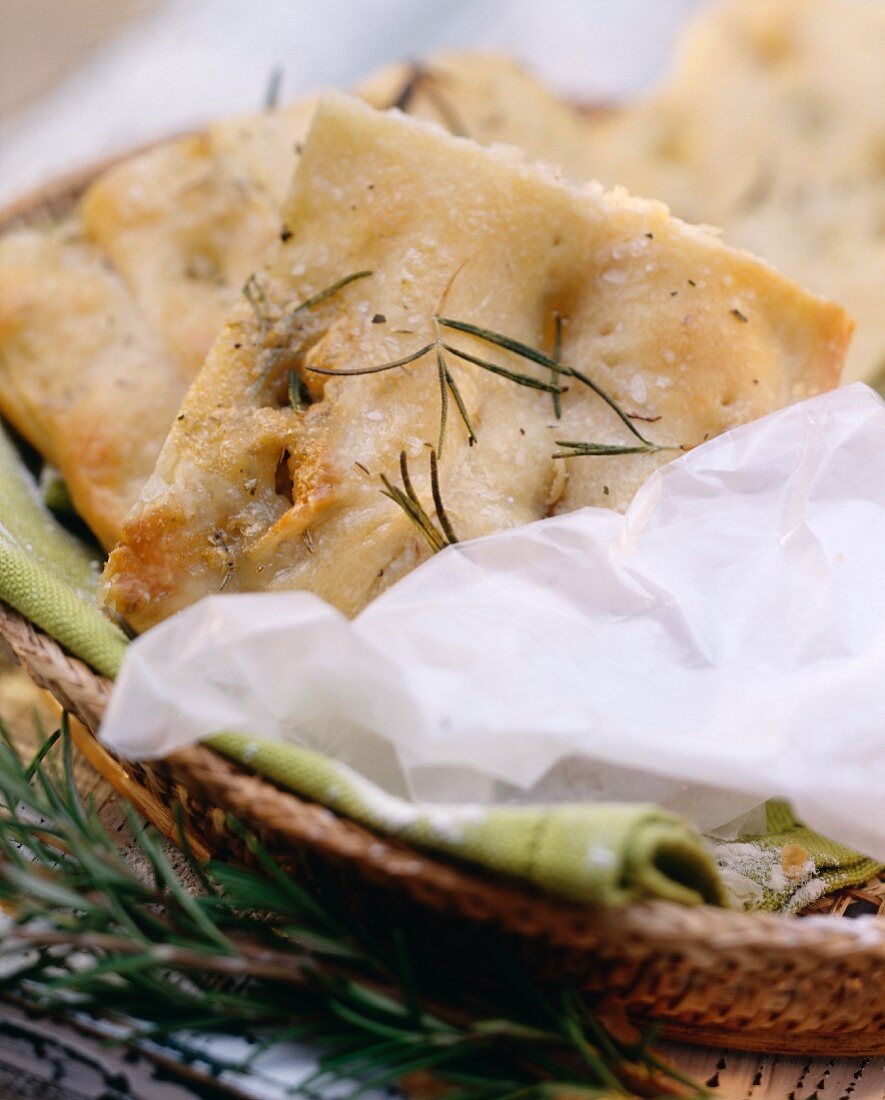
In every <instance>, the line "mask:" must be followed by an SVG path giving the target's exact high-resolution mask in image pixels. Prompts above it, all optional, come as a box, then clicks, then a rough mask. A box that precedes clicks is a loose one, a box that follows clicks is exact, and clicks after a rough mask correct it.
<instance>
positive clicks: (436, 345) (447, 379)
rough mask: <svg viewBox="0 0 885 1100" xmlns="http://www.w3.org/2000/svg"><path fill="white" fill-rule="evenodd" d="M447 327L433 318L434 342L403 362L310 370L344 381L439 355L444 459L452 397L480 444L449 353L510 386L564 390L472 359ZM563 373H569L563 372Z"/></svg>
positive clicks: (469, 432) (469, 434) (439, 440)
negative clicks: (443, 331)
mask: <svg viewBox="0 0 885 1100" xmlns="http://www.w3.org/2000/svg"><path fill="white" fill-rule="evenodd" d="M443 324H449V325H451V326H454V325H455V323H454V322H446V321H444V320H442V319H441V318H439V317H434V318H433V325H434V329H435V336H434V339H433V340H432V341H431V342H430V343H429V344H424V345H422V346H421V347H420V348H418V349H417V350H416V351H413V352H410V353H409V354H408V355H404V356H403V357H402V358H401V359H391V360H388V361H387V362H385V363H375V364H373V365H372V366H370V367H352V368H349V369H347V370H333V369H332V368H330V367H309V368H308V369H309V370H310V371H312V372H313V373H314V374H327V375H332V376H333V377H334V376H336V375H337V376H340V377H344V378H346V377H352V376H355V375H361V374H380V373H382V372H383V371H388V370H395V369H396V368H397V367H405V366H408V364H409V363H416V362H417V361H418V360H419V359H423V358H424V356H425V355H427V354H428V353H429V352H431V351H432V352H434V353H435V358H436V368H437V378H438V380H439V391H440V406H439V408H440V411H439V435H438V438H437V451H438V453H439V455H440V457H442V453H443V447H444V444H445V436H446V425H447V423H448V409H449V400H448V399H449V394H451V396H452V399H453V400H454V402H455V406H456V408H457V409H458V414H459V416H460V417H461V420H462V422H463V424H464V427H465V428H466V429H467V443H468V446H471V447H472V446H473V445H474V443H476V439H477V436H476V432H475V431H474V428H473V424H472V423H471V421H470V415H469V413H468V412H467V406H466V405H465V403H464V399H463V397H462V396H461V391H460V390H459V389H458V385H457V382H456V381H455V378H454V376H453V375H452V372H451V370H450V369H449V366H448V363H447V362H446V357H445V353H446V352H448V353H449V354H450V355H454V356H456V357H457V358H458V359H463V360H464V361H465V362H467V363H472V364H474V365H475V366H477V367H482V369H483V370H487V371H489V372H490V373H492V374H497V375H499V376H500V377H502V378H506V379H507V380H508V381H510V382H515V383H516V384H517V385H519V386H527V387H528V388H529V389H535V390H544V391H546V392H547V393H553V394H556V395H558V394H559V393H561V390H560V388H559V387H558V386H557V385H556V383H554V382H544V381H542V380H540V379H538V378H535V377H534V376H532V375H530V374H520V373H517V372H516V371H511V370H508V369H507V368H506V367H502V366H499V365H498V364H497V363H491V362H489V360H487V359H481V358H479V357H478V356H475V355H471V354H470V353H469V352H466V351H462V350H461V349H460V348H456V347H454V346H453V345H452V344H447V343H445V342H444V341H443V339H442V336H441V335H440V331H439V326H440V325H443ZM508 350H512V349H508ZM562 373H566V372H565V371H563V372H562Z"/></svg>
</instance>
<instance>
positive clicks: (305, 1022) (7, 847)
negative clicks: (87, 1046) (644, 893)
mask: <svg viewBox="0 0 885 1100" xmlns="http://www.w3.org/2000/svg"><path fill="white" fill-rule="evenodd" d="M0 732H3V733H4V735H5V731H0ZM0 802H2V812H0V903H2V906H3V909H4V910H5V912H6V914H7V916H6V918H5V924H4V926H3V927H2V936H0V961H2V966H0V996H9V997H15V998H16V999H17V1001H19V1002H24V1003H25V1004H26V1005H28V1006H30V1007H31V1008H33V1009H37V1010H43V1011H49V1012H55V1013H60V1014H63V1015H64V1014H70V1013H72V1012H76V1013H81V1014H82V1013H87V1014H90V1015H92V1016H94V1017H104V1018H110V1019H112V1020H114V1021H115V1022H116V1023H117V1024H122V1025H124V1028H125V1036H126V1038H127V1039H128V1040H129V1041H136V1040H137V1039H139V1038H148V1037H160V1036H162V1035H164V1034H169V1035H170V1036H171V1034H172V1033H174V1032H175V1031H176V1030H178V1029H189V1030H195V1029H196V1030H204V1031H208V1030H219V1031H224V1032H227V1033H230V1032H231V1031H236V1030H238V1029H242V1028H249V1029H254V1028H258V1027H260V1028H264V1029H268V1034H269V1035H270V1037H269V1038H267V1039H266V1040H265V1041H264V1043H263V1044H262V1045H261V1047H260V1048H259V1049H258V1051H257V1052H256V1054H257V1053H260V1052H261V1050H263V1049H266V1048H267V1047H268V1046H269V1045H272V1043H273V1042H274V1039H273V1035H274V1034H275V1035H276V1036H277V1038H278V1041H280V1042H282V1041H285V1040H292V1039H301V1040H307V1041H309V1042H311V1043H312V1044H313V1045H314V1046H315V1047H316V1048H317V1049H318V1050H319V1051H320V1052H321V1054H320V1061H319V1069H318V1071H317V1072H316V1073H315V1074H314V1075H313V1077H312V1078H311V1079H310V1080H309V1081H306V1082H302V1083H301V1085H300V1086H299V1091H298V1095H299V1096H305V1097H310V1096H314V1097H319V1096H324V1095H328V1091H329V1090H330V1089H332V1088H333V1087H335V1086H340V1085H342V1084H346V1083H349V1084H350V1085H351V1086H352V1088H353V1091H351V1092H350V1093H349V1095H351V1096H358V1095H360V1094H362V1092H364V1091H365V1090H367V1089H369V1088H372V1087H376V1086H378V1087H380V1086H386V1085H389V1084H392V1083H395V1082H397V1081H399V1080H400V1079H401V1078H402V1077H404V1076H406V1075H408V1074H412V1073H417V1072H419V1071H431V1072H432V1074H433V1076H434V1078H436V1079H438V1080H439V1081H440V1082H442V1083H443V1085H444V1087H445V1092H444V1093H439V1095H441V1096H442V1095H444V1096H445V1097H447V1098H448V1100H456V1098H457V1100H505V1098H515V1097H517V1096H519V1097H525V1098H529V1097H538V1098H540V1097H550V1098H554V1097H561V1098H563V1100H564V1098H565V1097H573V1096H584V1097H587V1098H590V1097H598V1098H600V1100H601V1098H602V1097H609V1098H612V1097H615V1098H616V1097H628V1096H634V1095H642V1096H692V1097H700V1096H701V1095H703V1094H702V1093H701V1092H700V1091H699V1090H698V1089H697V1088H696V1087H695V1086H691V1087H690V1091H689V1086H687V1085H685V1084H684V1082H683V1079H682V1078H681V1075H680V1074H679V1073H678V1071H676V1070H674V1069H672V1068H671V1067H669V1066H667V1065H666V1064H665V1063H664V1062H662V1061H660V1059H659V1058H658V1057H657V1056H656V1055H655V1054H653V1052H651V1051H650V1050H649V1048H648V1043H647V1041H645V1040H642V1039H633V1038H630V1039H629V1040H624V1039H623V1038H617V1037H615V1036H614V1035H613V1034H610V1033H609V1031H608V1030H607V1029H606V1028H605V1027H604V1026H603V1025H602V1023H601V1022H600V1021H599V1020H598V1019H597V1018H596V1017H595V1016H594V1015H593V1013H592V1012H591V1011H590V1009H589V1007H588V1006H587V1005H586V1003H584V1001H583V1000H582V999H581V998H580V997H579V996H578V994H577V993H576V992H574V991H572V990H570V989H568V988H565V989H563V988H562V987H559V988H558V989H554V990H549V989H545V988H542V987H541V986H540V985H538V984H536V983H535V982H533V981H532V980H531V979H530V978H529V977H528V976H527V975H526V973H525V972H524V971H523V970H522V968H521V966H520V965H519V964H518V963H517V962H516V961H515V960H514V959H512V958H509V957H508V956H506V955H505V954H504V953H503V951H502V949H501V948H500V946H499V945H496V944H491V945H490V947H489V951H488V953H487V954H488V956H489V959H490V960H494V961H495V984H494V989H495V993H494V996H492V995H489V994H484V995H481V994H480V993H479V992H477V991H475V990H472V989H470V988H469V985H468V986H465V983H464V980H463V979H464V975H463V973H459V972H458V969H457V966H456V963H457V959H454V958H451V957H446V956H445V955H443V954H440V955H439V957H438V956H437V953H435V952H433V953H424V954H422V955H420V956H419V955H417V954H416V953H415V949H414V947H413V946H410V944H409V942H408V940H407V939H406V938H405V937H404V936H403V935H402V934H400V933H398V932H393V933H390V934H387V933H385V934H375V933H372V932H369V931H368V930H367V929H366V927H365V926H364V925H363V923H362V922H361V921H360V920H359V918H357V917H355V916H354V915H353V912H352V906H350V905H349V904H347V903H345V902H344V901H343V900H342V899H341V898H340V895H339V894H338V893H337V891H334V890H328V889H327V890H325V891H322V890H321V893H320V894H319V895H315V894H312V893H310V892H308V891H307V890H306V889H305V888H304V887H303V886H302V885H300V884H299V883H297V882H296V881H295V880H294V879H293V878H291V877H290V876H289V875H288V874H286V873H285V872H284V871H283V870H282V869H281V867H280V866H279V865H278V864H277V863H276V862H275V861H274V860H273V859H272V858H271V856H270V855H269V854H268V853H267V851H266V850H265V849H264V848H263V847H262V846H261V844H260V843H259V842H258V840H257V839H256V838H255V837H254V836H253V835H252V834H251V833H249V832H248V831H247V830H245V829H244V828H243V827H242V826H240V825H239V824H238V823H237V822H236V821H234V820H230V821H229V826H230V828H231V829H232V830H233V831H234V832H235V833H236V835H238V836H239V837H240V839H241V840H242V842H243V843H244V845H245V847H246V848H247V849H248V851H249V852H250V854H251V859H252V861H253V863H254V866H255V869H247V868H245V867H242V866H238V865H235V864H227V863H219V862H215V861H213V862H210V863H208V864H203V865H198V864H197V863H196V862H195V861H193V859H192V857H191V877H192V879H193V883H192V884H191V885H190V886H189V887H186V886H185V885H184V883H183V882H182V880H181V878H180V877H179V875H178V874H177V873H176V872H175V871H174V870H173V867H172V865H171V864H170V862H169V860H168V858H167V856H166V854H165V852H164V850H163V848H162V846H161V844H160V843H159V841H158V839H157V837H156V835H155V834H154V832H153V831H152V830H151V829H150V828H148V827H146V826H145V825H144V824H143V822H141V821H140V820H139V819H138V818H137V816H136V815H135V813H134V812H130V813H129V815H128V821H129V826H130V829H131V831H132V834H133V836H134V838H135V842H136V845H137V848H138V851H139V853H140V856H141V860H142V861H143V862H144V864H145V866H146V867H147V868H148V869H149V873H148V874H146V875H141V874H139V873H137V872H136V871H135V870H134V869H133V867H132V866H131V865H130V863H128V862H127V861H126V860H125V859H124V858H123V856H122V855H121V853H120V851H119V850H118V848H117V846H116V844H115V842H114V839H113V838H112V837H111V836H110V835H109V833H108V832H107V830H106V829H105V828H104V826H103V825H102V823H101V821H100V819H99V816H98V814H97V812H96V809H95V806H94V805H93V804H92V803H91V801H87V802H85V803H84V802H83V801H82V800H81V798H80V796H79V794H78V792H77V789H76V786H75V783H74V779H73V762H72V748H71V741H70V736H69V733H68V731H67V726H66V723H63V725H62V729H61V731H58V732H56V733H55V734H54V735H53V736H52V737H51V738H49V739H48V740H47V741H46V742H45V743H44V744H43V746H42V747H41V749H40V750H39V752H38V753H37V754H36V756H35V757H34V758H33V760H31V761H30V762H26V761H24V760H23V759H22V758H21V756H20V755H19V754H18V752H17V751H16V750H15V749H14V748H13V746H12V744H11V742H9V740H8V739H7V741H6V743H5V744H0ZM178 820H179V826H180V828H181V816H180V810H179V811H178ZM181 839H182V841H183V847H184V850H185V853H186V854H187V853H188V848H187V844H186V838H185V834H184V832H183V829H182V832H181ZM118 1034H119V1032H118ZM169 1041H171V1042H174V1038H170V1040H169ZM253 1057H254V1055H253ZM233 1068H239V1069H241V1070H242V1071H244V1072H246V1071H248V1062H247V1063H243V1064H242V1065H240V1066H238V1067H233Z"/></svg>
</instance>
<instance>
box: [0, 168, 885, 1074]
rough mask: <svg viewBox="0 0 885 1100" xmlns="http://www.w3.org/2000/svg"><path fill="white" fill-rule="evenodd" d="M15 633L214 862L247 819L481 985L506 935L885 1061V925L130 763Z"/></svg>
mask: <svg viewBox="0 0 885 1100" xmlns="http://www.w3.org/2000/svg"><path fill="white" fill-rule="evenodd" d="M106 167H107V163H105V164H103V165H100V166H97V167H95V168H92V169H90V170H88V171H85V172H81V173H78V174H77V175H76V176H72V177H68V178H66V179H65V180H62V181H60V182H58V183H56V184H53V185H50V186H49V187H46V188H43V189H41V190H40V191H39V192H38V193H36V194H32V195H31V196H29V197H28V198H26V199H25V200H23V201H20V202H18V203H16V204H15V205H14V206H12V207H10V208H8V209H7V210H6V211H5V212H0V231H3V230H4V229H7V228H11V227H12V226H14V225H20V224H27V223H31V224H33V223H36V222H38V221H40V220H42V219H44V218H47V217H51V218H54V217H58V216H60V215H62V214H64V213H65V212H66V211H68V210H70V209H71V207H72V206H73V204H74V203H75V202H76V200H77V199H78V198H79V196H80V195H81V194H82V192H83V190H84V188H85V187H86V186H87V185H88V183H89V182H90V181H91V180H92V179H93V178H94V177H95V176H96V175H97V174H98V173H99V172H100V171H102V170H103V169H104V168H106ZM0 637H2V638H4V639H5V640H6V642H7V643H8V645H9V646H10V648H11V649H12V651H13V652H14V654H15V655H16V657H17V658H18V659H19V661H20V662H21V663H22V664H23V665H24V667H25V668H26V669H27V670H28V671H29V673H30V674H31V676H32V677H33V679H34V680H35V682H36V683H38V684H39V685H41V686H42V687H44V688H46V689H47V690H49V691H50V692H51V693H52V695H54V697H55V698H56V699H57V700H58V702H59V703H60V704H61V705H62V706H63V707H65V708H66V709H67V710H68V711H69V712H70V713H71V714H72V715H74V716H75V717H76V718H78V719H79V720H80V722H82V724H83V726H84V727H85V729H82V730H80V731H79V732H78V733H77V735H76V736H77V741H78V745H79V747H80V749H81V751H82V752H83V753H84V755H86V757H87V758H88V759H89V760H90V762H91V763H92V764H93V766H94V767H95V768H96V769H97V770H98V771H99V772H100V773H101V774H102V775H103V776H104V777H105V778H106V779H107V780H108V781H109V782H110V783H111V784H112V785H113V786H114V787H115V788H116V789H117V790H118V791H119V793H120V794H121V795H122V796H123V797H125V798H127V799H128V800H129V801H131V802H132V803H133V804H134V805H135V806H136V807H137V808H138V809H139V810H140V811H141V812H142V813H143V814H144V815H145V816H146V817H147V818H148V819H149V820H151V821H153V822H154V824H156V825H157V826H158V828H160V829H161V830H163V831H164V832H165V833H166V834H167V835H170V836H173V835H174V829H173V826H172V817H171V814H170V812H169V807H170V806H172V805H173V804H174V803H175V802H176V801H177V802H179V803H180V804H181V806H182V809H183V812H184V822H185V827H186V829H187V832H188V836H189V839H190V841H191V844H192V846H193V847H194V849H195V850H196V852H197V854H198V855H200V854H202V855H206V854H209V853H215V854H234V855H236V856H237V857H239V858H245V857H246V853H244V851H243V850H242V846H241V844H240V842H239V841H238V840H237V838H236V837H235V836H234V835H233V834H232V833H231V832H230V830H229V829H228V828H227V825H226V818H227V815H228V814H233V815H234V816H235V817H236V818H237V819H239V820H240V821H241V822H243V823H244V824H245V825H247V826H249V827H250V828H251V829H253V830H254V831H255V832H256V833H257V834H258V835H259V836H260V837H261V839H262V841H263V843H264V844H265V845H266V846H267V848H268V849H269V850H270V851H271V852H272V853H273V854H274V855H275V856H276V857H277V858H278V859H279V860H280V861H281V862H282V863H283V865H284V866H287V867H288V868H290V869H291V870H292V871H293V873H299V874H308V875H311V876H313V877H314V878H315V880H317V881H318V882H320V884H321V885H322V884H323V883H331V884H332V885H333V886H334V888H335V889H337V890H339V891H341V890H346V891H348V896H349V897H352V898H353V899H354V904H357V905H359V906H360V908H361V909H363V908H365V910H366V913H367V914H368V919H380V920H383V921H385V922H387V923H392V922H396V923H399V924H401V925H403V926H405V927H408V929H409V932H410V933H411V934H413V935H414V936H415V937H417V938H418V939H419V940H421V939H422V938H423V942H424V945H425V949H429V950H434V949H436V950H442V949H445V948H448V947H449V946H451V949H452V952H453V958H456V959H461V960H462V961H463V962H464V963H465V965H469V968H468V969H465V973H469V974H470V975H471V978H473V977H474V976H476V975H478V974H479V971H478V970H477V969H475V968H476V967H481V960H482V956H483V944H486V945H487V943H488V936H489V934H490V932H491V933H493V934H494V935H496V936H499V937H500V936H503V937H505V938H507V939H508V941H509V942H510V943H512V945H513V946H514V947H515V948H516V949H517V950H519V951H520V952H521V954H522V956H523V958H524V959H525V960H526V961H527V962H528V963H529V964H530V965H532V966H533V967H535V968H537V969H538V970H539V971H542V972H543V973H544V974H545V975H547V976H548V977H551V976H552V977H556V976H565V975H568V977H569V978H570V979H571V980H573V981H576V982H578V983H580V985H581V986H582V987H583V988H584V989H585V990H587V992H588V993H590V994H592V995H595V996H600V997H604V999H605V1001H606V1002H607V1003H611V1004H613V1005H617V1006H620V1007H623V1008H625V1009H627V1010H628V1011H629V1012H630V1014H631V1015H632V1016H633V1017H635V1018H638V1019H641V1020H644V1019H654V1020H656V1021H657V1022H658V1023H659V1024H660V1025H661V1026H662V1027H663V1030H664V1032H665V1033H666V1034H668V1035H670V1036H672V1037H674V1038H679V1039H682V1040H686V1041H689V1042H694V1043H703V1044H710V1045H718V1046H726V1047H731V1048H734V1049H744V1050H756V1051H760V1052H762V1051H766V1052H767V1051H772V1052H780V1053H807V1054H812V1053H813V1054H833V1055H835V1054H841V1055H847V1054H859V1055H873V1054H885V920H881V921H864V922H863V923H859V922H857V921H852V920H844V919H840V918H839V917H837V916H834V915H826V916H821V915H816V916H809V917H805V918H802V919H797V918H787V917H775V916H770V915H760V914H754V915H747V914H743V913H734V912H727V911H723V910H719V909H715V908H711V907H706V906H702V907H698V908H684V907H682V906H679V905H675V904H672V903H669V902H653V903H646V904H642V905H633V906H629V907H627V908H625V909H620V910H617V911H597V910H591V909H588V908H585V907H580V906H577V905H574V904H571V903H568V902H565V901H560V900H556V899H553V898H550V897H545V896H543V895H541V894H539V893H537V892H535V891H533V890H532V889H531V888H529V887H525V886H522V885H517V884H515V883H513V882H510V881H508V880H506V879H505V878H503V877H497V876H495V875H493V874H491V873H489V872H485V871H483V872H479V871H477V870H475V869H472V868H470V867H469V866H466V865H462V864H459V863H457V862H456V861H454V860H448V859H443V858H440V857H437V856H435V855H433V856H431V855H428V854H426V853H424V852H421V851H419V850H417V849H415V848H412V847H410V846H408V845H406V844H403V843H401V842H399V841H396V840H391V839H390V838H387V837H382V836H379V835H377V834H375V833H373V832H371V831H370V830H368V829H366V828H363V827H362V826H360V825H357V824H355V823H354V822H352V821H349V820H347V819H345V818H342V817H338V816H336V815H335V814H333V813H331V812H330V811H329V810H328V809H326V808H325V807H322V806H319V805H317V804H315V803H311V802H308V801H305V800H304V799H302V798H299V797H298V796H296V795H294V794H292V793H290V792H288V791H284V790H281V789H279V788H278V787H276V786H274V785H273V784H272V783H269V782H268V781H266V780H264V779H262V778H261V777H259V776H257V775H254V774H251V773H250V772H248V771H247V770H245V769H244V768H242V767H240V766H238V765H235V764H233V763H231V762H230V761H229V760H227V759H225V758H224V757H222V756H220V755H219V754H217V753H215V752H213V751H212V750H210V749H208V748H205V747H201V746H197V747H194V748H190V749H187V750H185V751H182V752H179V753H176V754H174V755H173V756H170V757H168V758H167V759H165V760H163V761H161V762H152V763H151V764H149V765H148V764H142V765H138V766H129V765H125V764H123V763H121V762H120V761H118V760H116V759H115V758H113V757H112V756H111V755H110V754H109V753H108V752H107V751H106V750H105V749H104V748H102V746H101V745H99V743H98V742H97V741H96V740H95V739H94V737H93V736H92V734H93V733H94V732H95V731H96V730H97V727H98V724H99V721H100V720H101V716H102V714H103V712H104V708H105V705H106V702H107V699H108V695H109V692H110V684H109V683H108V681H107V680H105V679H103V678H101V677H99V676H97V675H96V674H95V673H94V672H93V671H92V670H91V669H89V668H88V667H87V666H86V665H85V664H83V662H81V661H79V660H77V659H76V658H74V657H71V656H70V655H68V654H66V653H65V652H64V651H63V650H62V649H61V647H60V646H59V645H58V644H57V643H56V642H54V641H53V640H52V639H50V638H48V637H47V636H45V635H44V634H42V633H41V632H40V631H39V630H37V629H36V628H35V627H34V626H33V625H32V624H31V623H29V622H28V621H27V620H25V619H23V618H22V617H21V616H20V615H19V614H17V613H16V612H15V611H13V610H12V609H11V608H8V607H6V606H5V605H3V604H2V603H0ZM89 731H91V732H89ZM853 896H860V897H861V898H864V897H868V898H870V899H873V900H881V896H880V894H879V893H878V891H877V892H875V893H870V894H869V895H864V893H863V892H862V891H860V892H858V891H854V892H851V891H848V892H845V893H844V894H843V896H842V897H841V898H840V899H839V900H838V901H837V902H835V903H832V904H831V905H830V908H831V909H832V910H833V911H834V912H844V910H845V909H846V908H847V907H848V905H849V903H850V902H851V899H852V897H853ZM868 908H869V906H868Z"/></svg>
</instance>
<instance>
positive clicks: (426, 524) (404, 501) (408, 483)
mask: <svg viewBox="0 0 885 1100" xmlns="http://www.w3.org/2000/svg"><path fill="white" fill-rule="evenodd" d="M399 469H400V477H401V478H402V482H403V488H402V489H400V487H399V486H398V485H394V484H393V482H391V480H390V479H389V478H388V477H387V476H386V474H382V475H381V481H382V484H383V485H384V488H383V489H382V490H381V495H382V496H385V497H387V498H388V499H389V500H392V501H393V502H394V504H398V505H399V506H400V508H402V510H403V511H404V512H405V514H406V515H407V516H408V517H409V519H410V520H411V521H412V523H414V525H415V527H416V528H417V529H418V531H419V532H420V533H421V535H422V536H423V537H424V539H425V540H426V542H427V545H428V546H429V547H430V549H431V550H432V551H433V553H434V554H438V553H439V551H440V550H442V549H443V548H444V547H446V546H450V545H451V544H452V543H455V542H457V541H458V538H457V536H456V534H455V530H454V528H453V527H452V523H451V520H450V519H449V517H448V514H447V513H446V510H445V507H444V506H443V501H442V495H441V493H440V489H439V468H438V466H437V458H436V451H434V450H431V452H430V490H431V493H432V495H433V508H434V511H435V512H436V518H437V520H438V521H439V527H437V526H436V524H435V523H434V522H433V520H432V519H431V518H430V516H429V515H428V514H427V512H426V511H425V509H424V505H423V504H422V503H421V501H420V499H419V497H418V494H417V493H416V492H415V487H414V485H413V484H412V479H411V477H410V476H409V463H408V459H407V458H406V452H405V451H401V452H400V456H399Z"/></svg>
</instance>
